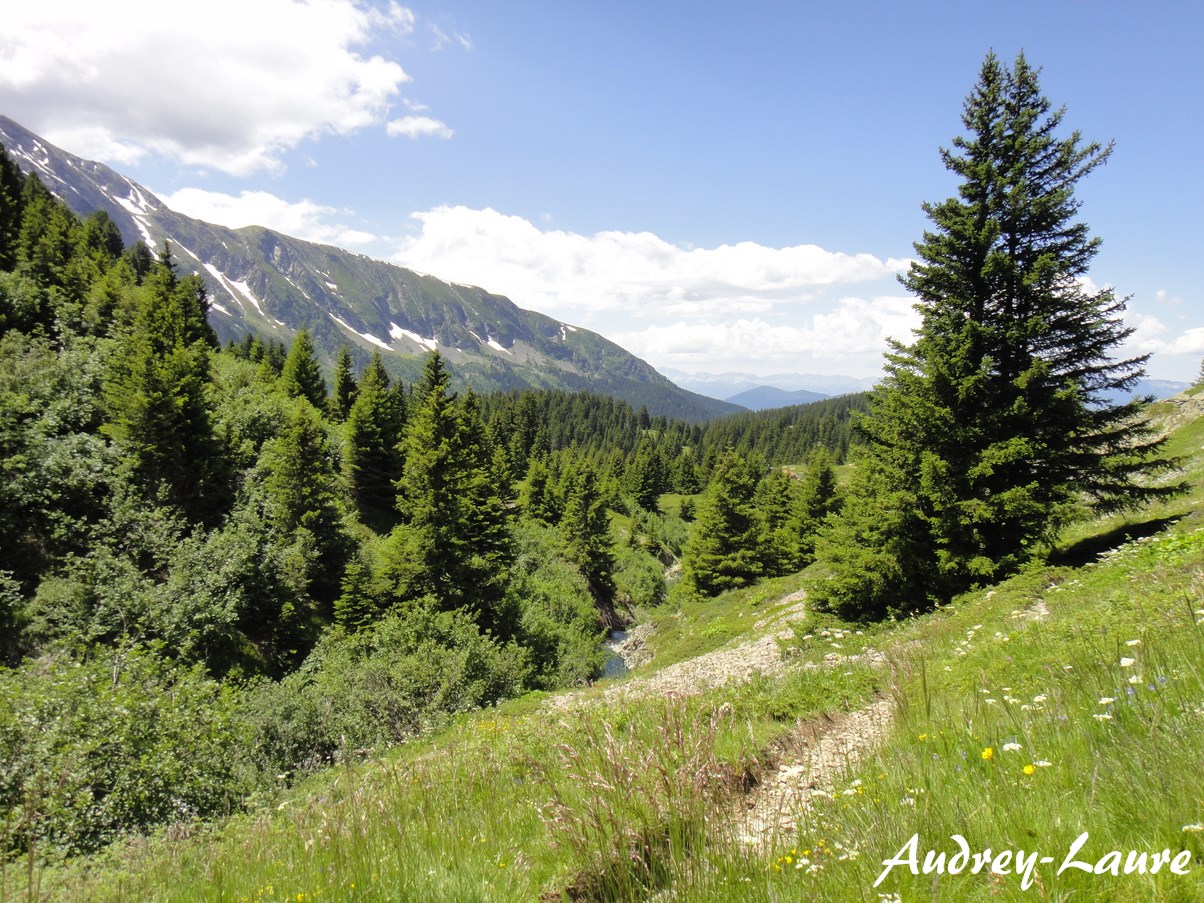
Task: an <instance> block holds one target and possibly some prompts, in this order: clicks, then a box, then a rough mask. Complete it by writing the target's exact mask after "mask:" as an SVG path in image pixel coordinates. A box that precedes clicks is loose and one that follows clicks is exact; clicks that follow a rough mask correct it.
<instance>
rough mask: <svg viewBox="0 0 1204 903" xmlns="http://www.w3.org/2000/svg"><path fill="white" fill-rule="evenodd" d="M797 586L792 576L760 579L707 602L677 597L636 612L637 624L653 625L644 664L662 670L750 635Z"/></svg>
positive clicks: (796, 578)
mask: <svg viewBox="0 0 1204 903" xmlns="http://www.w3.org/2000/svg"><path fill="white" fill-rule="evenodd" d="M801 586H802V580H801V578H800V576H799V575H798V574H793V575H790V576H786V577H776V578H773V579H769V580H763V581H761V582H760V583H757V584H756V585H755V586H749V587H744V588H742V589H738V590H731V591H729V592H726V593H723V594H721V595H719V596H717V597H715V598H713V599H703V598H697V597H683V598H682V599H681V600H680V601H671V602H670V603H667V604H665V605H662V606H660V607H658V608H654V609H652V610H650V611H647V612H643V613H641V618H640V620H641V621H646V622H649V623H651V624H652V625H653V626H654V631H653V634H652V636H651V637H650V638H649V640H648V643H647V645H648V648H649V650H650V651H651V652H652V661H651V662H650V666H651V667H653V668H663V667H665V666H666V665H671V664H674V663H676V662H680V661H685V660H686V659H689V658H694V657H695V656H698V655H702V654H704V653H707V652H712V651H714V650H716V649H719V648H721V647H723V646H725V645H727V644H728V643H730V642H732V641H733V640H737V639H739V638H742V637H744V636H745V635H747V634H749V633H756V632H757V631H756V630H755V627H756V625H757V624H758V623H759V622H761V621H764V620H765V619H767V618H771V617H774V616H775V615H777V614H779V613H780V612H781V611H783V610H784V609H786V608H788V607H789V605H787V604H783V603H782V602H781V599H782V597H783V596H786V595H789V594H790V593H793V592H795V591H796V590H798V589H799V588H800V587H801ZM792 604H793V603H792Z"/></svg>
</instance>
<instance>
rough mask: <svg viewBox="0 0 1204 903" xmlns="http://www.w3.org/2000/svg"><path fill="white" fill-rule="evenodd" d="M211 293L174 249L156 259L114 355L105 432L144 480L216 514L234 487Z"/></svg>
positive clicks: (200, 512)
mask: <svg viewBox="0 0 1204 903" xmlns="http://www.w3.org/2000/svg"><path fill="white" fill-rule="evenodd" d="M203 298H204V295H203V289H198V287H197V282H196V281H194V280H192V279H188V280H185V281H180V280H178V279H177V278H176V275H175V270H174V268H173V267H172V265H171V260H170V257H169V256H166V253H165V255H164V257H161V258H160V260H159V261H158V262H157V263H156V264H155V265H154V267H153V268H152V270H151V272H150V273H149V274H148V276H147V279H146V280H145V284H144V286H143V287H142V289H141V291H140V293H139V296H138V299H137V302H136V305H137V306H136V308H135V311H134V320H133V323H132V324H130V325H129V326H127V327H126V328H125V329H124V331H123V334H122V336H121V338H120V340H119V342H118V351H117V353H116V354H115V355H114V356H113V357H112V358H111V362H110V367H109V372H108V374H107V378H106V381H105V404H106V408H107V409H108V420H107V422H106V423H105V425H104V426H103V427H102V430H103V432H105V433H106V434H107V435H109V436H111V437H112V438H113V439H115V440H116V441H117V443H118V445H119V447H121V449H122V450H123V451H124V453H125V455H126V457H127V460H129V462H130V463H131V465H132V468H133V471H134V473H135V474H136V475H137V476H138V478H139V479H140V480H141V481H142V482H143V483H144V485H146V486H147V487H148V488H150V489H151V490H152V491H155V492H162V493H164V495H165V499H166V501H168V502H170V503H172V504H174V505H176V506H177V507H178V508H180V509H181V510H183V511H184V512H185V513H186V514H188V515H189V516H190V517H192V518H194V519H202V520H208V519H211V518H213V517H214V516H216V515H217V514H218V513H219V511H220V509H221V508H222V507H223V506H224V504H225V502H226V501H227V499H226V495H227V489H228V487H227V486H226V485H225V472H224V467H223V459H222V447H221V444H220V442H219V441H218V440H217V437H216V436H215V434H214V431H213V426H212V422H211V411H210V405H209V401H208V399H207V398H206V394H205V389H206V386H207V385H208V383H209V355H210V349H211V345H212V343H213V342H215V341H216V339H215V338H214V336H213V332H212V329H211V328H210V327H209V325H208V322H207V321H206V320H205V308H204V301H203Z"/></svg>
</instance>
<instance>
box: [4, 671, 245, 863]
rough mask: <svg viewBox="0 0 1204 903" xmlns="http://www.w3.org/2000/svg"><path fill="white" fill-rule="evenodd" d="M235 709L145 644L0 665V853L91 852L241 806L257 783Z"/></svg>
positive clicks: (217, 689)
mask: <svg viewBox="0 0 1204 903" xmlns="http://www.w3.org/2000/svg"><path fill="white" fill-rule="evenodd" d="M237 705H238V694H237V692H236V691H234V690H232V689H230V688H226V687H222V686H221V685H219V684H218V683H216V682H215V681H213V680H211V679H209V678H208V677H206V676H205V675H204V672H203V670H202V669H201V668H200V667H199V666H197V667H191V668H185V667H182V666H180V665H177V664H175V663H172V662H169V661H167V660H165V659H163V658H162V657H160V656H159V655H158V654H157V653H156V652H155V651H152V650H148V649H146V648H125V649H110V650H106V651H105V652H104V654H102V655H99V656H97V657H94V658H89V659H87V660H84V661H78V660H76V659H74V658H72V657H70V656H68V655H65V654H50V655H47V656H44V657H42V658H40V659H36V660H30V661H26V662H25V663H23V664H22V665H21V667H19V668H17V669H13V670H7V669H0V810H2V811H3V817H2V822H0V823H2V824H3V825H4V833H3V834H0V840H2V841H3V847H2V850H3V853H5V854H8V853H15V852H19V851H21V850H23V849H27V848H28V847H29V846H31V845H33V846H34V847H36V848H37V849H38V850H39V851H40V853H41V855H50V854H52V853H55V852H57V853H59V854H72V853H80V852H89V851H92V850H96V849H99V848H100V847H102V846H104V845H105V844H107V843H109V842H111V841H112V840H114V839H115V838H116V837H117V836H118V835H119V834H121V833H124V832H126V831H144V830H148V829H151V828H154V827H156V826H159V825H164V824H170V823H174V822H179V821H188V820H191V819H194V818H203V817H207V816H213V815H218V814H222V813H225V812H228V811H230V810H232V809H234V808H236V807H237V806H238V805H239V804H240V801H241V800H242V798H243V797H244V796H245V795H246V794H247V793H249V792H250V791H251V790H252V789H253V787H254V783H255V778H254V776H253V774H252V772H251V771H250V770H249V769H248V768H247V767H246V759H245V757H244V750H245V737H244V734H243V730H242V728H241V726H240V720H239V719H238V718H237V717H236V710H237Z"/></svg>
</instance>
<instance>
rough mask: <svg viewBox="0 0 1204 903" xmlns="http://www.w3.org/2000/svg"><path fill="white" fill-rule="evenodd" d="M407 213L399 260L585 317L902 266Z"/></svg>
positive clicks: (752, 303) (769, 305)
mask: <svg viewBox="0 0 1204 903" xmlns="http://www.w3.org/2000/svg"><path fill="white" fill-rule="evenodd" d="M413 216H414V218H415V219H416V220H417V221H418V223H419V224H420V226H421V228H420V231H419V232H418V234H416V235H415V236H413V237H411V238H409V239H407V240H406V241H405V242H404V244H403V245H402V246H401V247H400V248H399V249H398V250H397V252H396V253H395V254H394V259H395V260H396V261H397V262H398V263H400V264H402V265H403V266H407V267H411V268H413V269H417V270H422V271H425V272H428V273H432V274H434V275H436V276H440V277H441V278H447V279H453V280H455V281H457V282H468V283H472V284H475V285H481V286H485V287H487V288H489V289H490V290H491V291H495V292H499V293H502V294H506V295H509V296H510V297H511V298H512V299H514V300H515V301H516V302H517V303H519V304H521V305H523V306H524V307H532V308H535V309H536V310H541V311H544V312H546V313H549V314H551V315H553V316H559V317H561V318H564V319H574V318H575V319H577V320H584V321H585V322H586V325H588V324H589V322H590V321H591V320H592V319H593V318H594V316H595V315H599V314H602V313H606V312H623V313H625V314H627V315H631V316H636V317H639V316H658V317H663V316H664V315H665V314H670V315H673V314H679V315H682V316H687V315H689V316H694V317H696V316H699V315H702V314H707V313H719V312H723V313H729V314H730V313H732V312H738V313H744V314H751V313H767V312H768V311H770V310H771V309H773V308H775V307H778V306H780V305H783V304H789V303H794V304H797V303H799V302H800V301H806V300H807V299H808V298H809V297H810V295H811V293H812V292H813V290H814V289H816V288H819V287H826V286H832V285H836V284H841V283H855V282H865V281H870V280H875V279H880V278H882V277H884V276H890V275H892V274H894V273H896V272H899V271H900V270H902V269H904V268H905V267H906V265H907V261H904V260H898V259H895V258H891V259H888V260H881V259H879V258H877V257H874V256H873V255H870V254H845V253H841V252H834V251H827V250H824V249H823V248H820V247H817V246H815V245H797V246H793V247H787V248H770V247H765V246H764V245H759V244H755V243H753V242H740V243H738V244H732V245H721V246H719V247H716V248H684V247H681V246H678V245H675V244H672V243H671V242H667V241H665V240H664V239H662V238H660V237H658V236H656V235H654V234H652V233H650V232H599V233H596V234H594V235H580V234H576V233H572V232H564V231H559V230H543V229H540V228H539V227H537V226H536V225H534V224H533V223H531V222H530V221H529V220H526V219H524V218H522V217H519V216H510V215H506V214H502V213H499V212H497V211H496V210H492V209H484V210H473V209H469V208H467V207H439V208H436V209H434V210H429V211H425V212H422V213H415V214H413Z"/></svg>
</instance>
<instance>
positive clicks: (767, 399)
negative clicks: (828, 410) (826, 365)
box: [727, 386, 832, 411]
mask: <svg viewBox="0 0 1204 903" xmlns="http://www.w3.org/2000/svg"><path fill="white" fill-rule="evenodd" d="M831 397H832V396H831V395H825V394H823V393H822V392H811V391H809V390H807V389H795V390H794V391H793V392H787V391H786V390H785V389H779V388H777V387H776V386H757V387H756V388H755V389H745V390H744V391H743V392H739V393H737V394H735V395H733V396H732V397H731V398H728V399H727V401H729V402H731V403H732V404H738V405H740V406H741V407H745V408H748V409H749V410H750V411H764V410H766V409H768V408H785V407H789V406H790V405H796V404H810V403H811V402H813V401H822V400H823V399H825V398H831Z"/></svg>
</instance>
